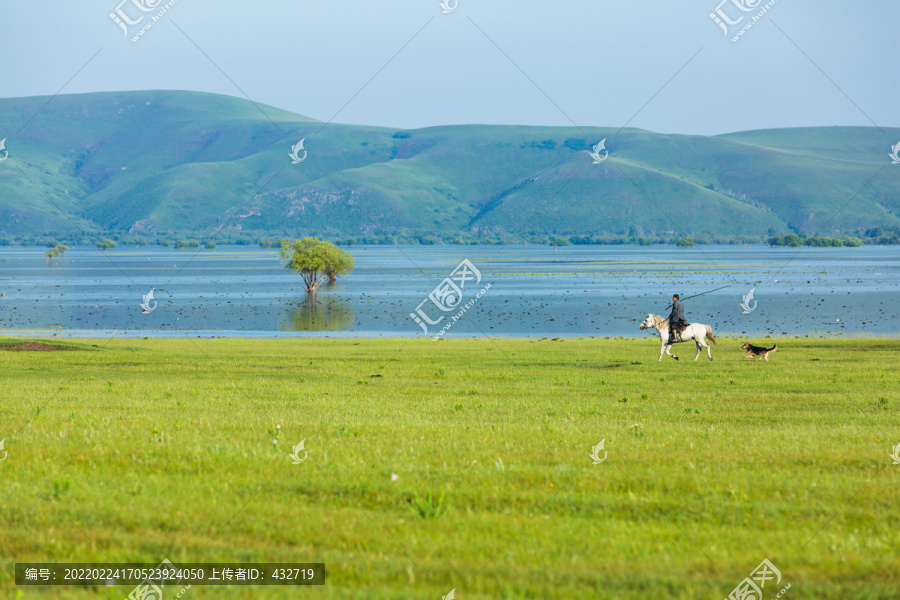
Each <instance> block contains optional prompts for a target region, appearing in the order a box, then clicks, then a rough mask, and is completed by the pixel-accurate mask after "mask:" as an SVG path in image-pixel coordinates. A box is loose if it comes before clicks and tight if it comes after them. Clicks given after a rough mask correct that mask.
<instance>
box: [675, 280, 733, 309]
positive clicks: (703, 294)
mask: <svg viewBox="0 0 900 600" xmlns="http://www.w3.org/2000/svg"><path fill="white" fill-rule="evenodd" d="M729 287H731V286H730V285H723V286H722V287H720V288H716V289H714V290H709V291H708V292H703V293H702V294H694V295H693V296H688V297H687V298H679V300H681V301H684V300H690V299H691V298H697V297H698V296H705V295H706V294H712V293H713V292H718V291H719V290H724V289H725V288H729ZM674 305H675V303H674V302H673V303H672V304H670V305H668V306H667V307H666V309H670V308H672V307H673V306H674Z"/></svg>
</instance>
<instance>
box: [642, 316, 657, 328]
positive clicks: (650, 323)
mask: <svg viewBox="0 0 900 600" xmlns="http://www.w3.org/2000/svg"><path fill="white" fill-rule="evenodd" d="M655 327H656V319H655V318H654V316H653V315H650V314H648V315H647V318H646V319H644V322H643V323H641V325H640V327H638V329H641V330H643V329H653V328H655Z"/></svg>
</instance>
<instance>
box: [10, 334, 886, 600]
mask: <svg viewBox="0 0 900 600" xmlns="http://www.w3.org/2000/svg"><path fill="white" fill-rule="evenodd" d="M20 341H21V340H14V341H10V340H7V341H6V342H0V386H2V390H3V396H2V400H0V438H5V439H6V451H8V452H9V455H8V458H7V460H6V461H5V462H4V463H2V464H0V597H3V598H7V597H23V598H51V597H52V598H79V599H80V598H110V599H112V598H123V597H124V596H126V595H127V594H128V592H129V591H130V588H126V587H124V586H120V587H116V588H99V589H91V588H62V587H55V588H16V586H15V585H14V583H13V577H12V573H13V566H14V564H15V563H16V562H25V561H56V562H91V561H97V562H152V563H158V562H160V561H161V560H162V559H163V558H164V557H167V558H169V559H170V560H172V561H173V562H175V563H176V564H178V563H179V562H216V561H219V562H225V561H259V562H307V561H309V562H314V561H315V562H325V563H326V565H327V570H328V582H327V584H326V585H325V586H324V587H316V588H305V589H303V590H291V589H288V588H275V587H268V588H265V587H246V588H245V587H212V586H208V587H194V588H192V589H191V590H189V591H188V593H187V594H186V595H185V596H184V597H187V598H192V599H193V598H196V599H202V598H289V597H290V598H295V597H300V594H302V595H303V596H304V597H310V598H430V599H434V600H436V599H437V598H440V597H441V596H442V595H444V594H447V592H449V591H450V590H451V589H453V588H456V596H457V597H458V598H460V599H461V600H468V599H476V598H478V599H487V598H586V597H591V598H635V599H637V598H717V599H720V598H723V597H725V596H727V595H728V593H729V592H731V590H732V589H733V588H734V587H735V586H736V585H737V584H738V583H739V582H740V581H741V580H742V579H743V578H744V577H746V576H747V575H748V574H749V573H750V571H751V570H752V569H753V568H754V567H755V566H756V565H757V564H759V563H760V562H761V561H762V560H763V559H764V558H769V559H770V560H771V561H772V562H773V563H774V564H775V565H776V566H777V567H778V568H779V569H780V570H781V571H782V574H783V576H784V580H783V581H782V586H783V585H784V584H785V583H790V584H791V588H790V590H789V591H788V592H787V594H786V596H785V597H786V598H789V599H793V598H796V599H799V598H845V599H855V598H860V599H862V598H895V597H896V595H897V590H898V589H900V560H898V550H900V528H898V524H900V516H898V515H900V495H898V493H897V489H898V479H900V465H892V464H891V463H892V461H891V459H890V457H889V456H888V452H889V451H890V450H891V448H892V447H893V446H894V445H896V444H898V443H900V411H898V409H900V392H898V390H900V385H898V384H900V373H898V371H897V357H898V351H900V342H898V341H897V340H838V341H832V340H829V341H826V340H817V341H811V340H788V339H785V340H779V342H778V345H779V351H778V352H777V353H776V354H774V355H773V356H772V358H771V360H770V362H769V363H755V362H753V363H751V362H743V361H742V360H741V357H742V356H743V353H742V351H741V350H740V348H739V343H738V342H737V341H734V340H721V341H720V343H719V347H718V348H717V349H715V350H714V356H715V357H716V361H715V362H713V363H709V362H708V361H705V359H704V360H703V362H698V363H693V362H685V361H681V362H675V361H672V360H671V359H667V361H666V362H662V363H659V364H657V363H656V355H657V352H658V346H656V345H655V343H654V342H653V340H565V341H563V342H559V341H549V340H545V341H525V340H500V341H489V340H479V341H472V340H467V341H462V340H459V341H457V340H449V341H442V342H438V343H434V342H431V341H429V340H415V341H410V340H402V341H401V340H343V341H327V340H319V341H316V340H310V341H248V340H207V341H192V340H143V341H126V342H106V341H102V342H99V341H98V342H84V341H78V342H71V343H70V342H67V341H56V342H54V343H57V344H63V345H65V346H69V347H71V348H74V349H70V350H68V351H64V352H11V351H3V349H2V347H3V346H4V344H10V343H20ZM94 344H96V346H95V345H94ZM676 354H680V355H682V356H683V357H685V358H691V357H692V356H693V350H692V349H690V348H688V347H687V346H686V345H682V346H681V347H679V348H678V349H677V350H676ZM638 423H640V424H641V425H642V427H633V425H635V424H638ZM279 425H280V428H278V426H279ZM302 439H305V440H306V444H305V445H306V448H307V449H308V451H309V458H308V460H307V461H306V462H304V463H302V464H300V465H293V464H291V460H290V459H289V458H288V456H287V454H288V453H289V452H290V447H291V446H293V445H294V444H296V443H298V442H299V441H300V440H302ZM601 439H605V447H606V450H607V451H608V458H607V460H606V461H605V462H603V463H601V464H596V465H595V464H592V460H591V459H590V457H589V456H588V455H589V453H590V451H591V447H592V446H594V445H596V444H597V443H598V442H599V441H600V440H601ZM273 440H277V443H273ZM0 456H2V452H0ZM392 474H396V475H397V478H396V480H392ZM780 587H781V586H779V589H780ZM777 592H778V589H769V587H767V588H766V597H773V598H774V596H775V594H776V593H777Z"/></svg>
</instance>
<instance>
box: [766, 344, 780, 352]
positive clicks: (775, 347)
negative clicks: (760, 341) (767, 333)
mask: <svg viewBox="0 0 900 600" xmlns="http://www.w3.org/2000/svg"><path fill="white" fill-rule="evenodd" d="M776 350H778V344H773V345H772V347H771V348H769V349H768V352H775V351H776Z"/></svg>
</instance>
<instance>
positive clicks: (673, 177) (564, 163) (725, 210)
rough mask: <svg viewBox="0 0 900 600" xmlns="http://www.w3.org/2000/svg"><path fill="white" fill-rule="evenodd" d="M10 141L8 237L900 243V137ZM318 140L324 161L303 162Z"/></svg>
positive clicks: (74, 103) (63, 116) (74, 131)
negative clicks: (897, 160) (840, 238)
mask: <svg viewBox="0 0 900 600" xmlns="http://www.w3.org/2000/svg"><path fill="white" fill-rule="evenodd" d="M48 100H49V102H48ZM44 104H46V106H45V107H44V108H43V109H41V107H42V106H43V105H44ZM35 114H36V116H34V115H35ZM32 117H34V118H33V119H32V120H31V121H30V122H28V121H29V119H31V118H32ZM26 122H28V124H27V126H25V127H24V129H22V131H21V133H20V134H18V135H13V132H15V131H18V130H19V129H20V128H22V126H23V125H24V124H25V123H26ZM3 137H6V138H8V139H7V142H6V150H7V151H8V152H9V157H8V159H7V160H6V161H5V162H4V163H2V164H0V238H3V237H6V238H13V239H15V238H22V237H37V236H69V237H72V236H76V237H77V236H78V235H87V236H94V235H99V234H101V233H109V232H114V233H121V234H130V235H135V236H145V237H150V238H153V237H155V236H172V235H193V236H212V235H213V234H214V233H216V232H219V235H222V236H231V237H234V236H235V235H240V234H241V232H256V233H259V234H273V235H281V234H290V235H300V234H306V233H309V234H319V235H326V236H332V237H335V236H346V237H353V236H364V235H376V234H377V235H385V234H390V235H393V234H399V233H408V234H411V235H437V236H441V237H444V238H447V237H448V236H449V237H451V238H452V236H454V235H457V234H474V233H482V234H483V233H485V232H490V233H491V234H496V235H503V234H512V235H530V234H544V235H551V234H552V235H632V236H634V235H648V236H657V237H659V236H672V235H693V236H699V237H709V238H715V237H742V236H743V237H747V236H766V235H771V234H775V233H786V232H790V231H795V232H799V233H806V234H812V233H815V232H817V231H818V230H819V229H820V228H824V229H823V231H822V235H843V234H858V233H860V232H861V231H863V230H866V229H869V228H878V227H881V228H897V227H900V167H897V166H893V165H891V164H890V160H889V158H888V156H887V154H888V152H889V151H890V147H891V145H892V144H893V143H895V142H897V141H898V140H900V129H897V128H894V129H886V130H884V132H882V131H879V130H878V129H877V128H874V127H872V128H866V127H820V128H804V129H780V130H764V131H749V132H741V133H734V134H728V135H722V136H714V137H706V136H689V135H667V134H658V133H652V132H647V131H642V130H635V129H626V130H623V131H621V132H620V133H617V132H616V130H614V129H610V128H597V127H590V128H588V127H585V128H580V129H579V128H575V127H529V126H492V125H460V126H442V127H429V128H424V129H415V130H397V129H389V128H380V127H367V126H353V125H344V124H334V123H331V124H327V125H326V124H325V123H322V122H319V121H316V120H314V119H310V118H308V117H303V116H300V115H296V114H293V113H290V112H287V111H283V110H280V109H277V108H273V107H269V106H258V105H256V104H254V103H252V102H249V101H246V100H242V99H238V98H232V97H228V96H220V95H214V94H206V93H197V92H179V91H145V92H121V93H95V94H79V95H61V96H58V97H55V98H52V99H49V98H46V97H41V98H38V97H34V98H12V99H2V100H0V139H2V138H3ZM302 138H305V141H304V149H305V150H306V151H307V152H308V155H307V156H306V159H305V160H303V162H301V163H299V164H292V159H291V157H290V156H289V153H290V151H291V148H292V146H294V145H295V144H297V142H298V141H299V140H300V139H302ZM604 138H606V140H607V142H606V148H607V149H608V150H609V157H608V159H607V160H605V161H604V162H603V163H601V164H594V163H593V161H592V159H591V158H590V156H589V155H588V151H589V150H590V148H591V146H593V145H594V144H596V143H597V142H599V141H600V140H601V139H604ZM885 165H886V167H885ZM883 167H884V168H883ZM879 169H881V171H880V172H879ZM876 173H877V175H876ZM873 176H874V177H873ZM867 182H868V183H867ZM848 203H849V204H848ZM842 207H843V210H841V209H842ZM838 211H840V212H839V214H838V215H837V216H836V217H835V218H833V219H832V216H833V215H834V214H835V213H837V212H838Z"/></svg>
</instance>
